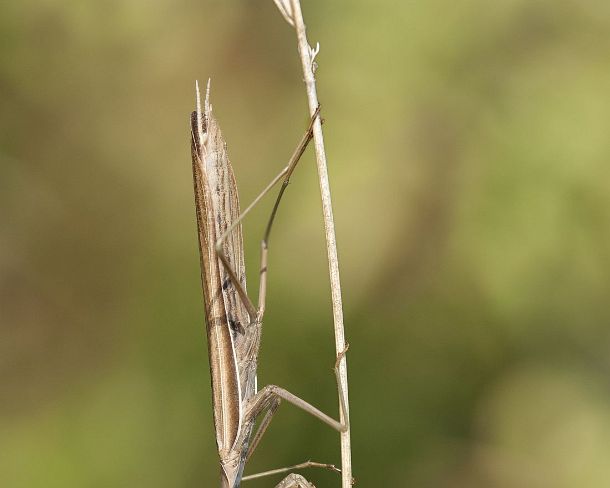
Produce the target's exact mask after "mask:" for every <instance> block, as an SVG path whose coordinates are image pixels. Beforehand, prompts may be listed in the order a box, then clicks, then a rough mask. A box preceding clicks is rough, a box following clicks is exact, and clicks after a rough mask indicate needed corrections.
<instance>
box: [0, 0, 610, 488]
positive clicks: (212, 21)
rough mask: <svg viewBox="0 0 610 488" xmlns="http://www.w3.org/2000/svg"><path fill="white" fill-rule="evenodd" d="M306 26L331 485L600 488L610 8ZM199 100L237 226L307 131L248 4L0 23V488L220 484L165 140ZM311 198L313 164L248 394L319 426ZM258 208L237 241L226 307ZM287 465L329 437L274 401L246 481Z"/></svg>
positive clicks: (313, 16) (275, 29)
mask: <svg viewBox="0 0 610 488" xmlns="http://www.w3.org/2000/svg"><path fill="white" fill-rule="evenodd" d="M303 10H304V14H305V18H306V21H307V23H308V27H309V29H308V33H309V38H310V42H311V43H313V44H315V42H318V41H319V42H320V44H321V51H320V54H319V56H318V58H317V60H318V64H319V69H318V72H317V77H318V89H319V94H320V99H321V102H322V104H323V115H324V117H325V119H326V123H325V126H324V129H325V135H326V143H327V149H328V158H329V165H330V176H331V184H332V191H333V199H334V209H335V217H336V221H337V236H338V244H339V255H340V261H341V262H340V264H341V271H342V282H343V289H344V300H345V323H346V331H347V338H348V340H349V342H350V344H351V349H350V353H349V360H348V364H349V376H350V400H351V418H352V429H353V433H352V435H353V444H354V446H353V460H354V474H355V476H356V478H357V482H358V484H357V486H361V487H381V486H383V487H386V486H396V487H403V486H404V487H447V488H449V487H481V488H482V487H501V488H513V487H514V488H517V487H519V488H523V487H526V488H529V487H532V488H542V487H544V488H546V487H549V488H550V487H553V488H571V487H579V488H582V487H608V486H610V463H609V462H608V460H609V459H610V388H609V380H608V378H609V374H610V332H609V328H608V325H609V323H610V307H609V298H610V274H609V272H608V270H609V268H610V191H609V181H610V169H609V168H610V166H609V164H608V163H609V157H610V142H609V141H610V139H609V136H608V134H609V130H610V68H609V65H608V60H609V59H610V36H609V35H608V33H609V32H610V3H608V2H603V1H599V0H539V1H531V0H497V1H494V2H492V3H490V2H486V1H483V0H466V1H461V2H457V3H456V2H452V1H449V0H431V1H425V2H412V1H410V2H403V1H382V2H365V1H354V0H349V1H348V0H338V1H328V0H304V1H303ZM208 77H212V103H213V105H214V107H215V112H216V114H217V117H218V119H219V122H220V124H221V126H222V128H223V131H224V134H225V137H226V140H227V141H228V147H229V154H230V157H231V159H232V162H233V165H234V167H235V172H236V175H237V179H238V185H239V188H240V192H241V200H242V205H243V204H245V203H248V202H250V201H251V200H252V199H253V198H254V197H255V195H257V193H258V192H259V191H260V190H261V189H262V188H263V187H264V185H265V184H266V183H267V182H268V181H269V180H270V179H271V178H272V176H273V175H274V174H275V173H276V172H277V171H278V170H279V169H280V168H281V167H283V165H284V164H285V162H286V160H287V157H288V156H289V155H290V153H291V151H292V149H293V147H294V145H295V144H296V142H297V140H298V139H299V137H300V136H301V133H302V131H303V129H304V127H305V125H306V123H307V113H306V112H307V110H306V98H305V93H304V88H303V84H302V81H301V80H302V74H301V71H300V64H299V61H298V58H297V55H296V44H295V37H294V34H293V31H292V30H291V29H290V27H289V26H288V25H287V24H286V23H285V22H284V20H283V19H282V17H281V16H280V15H279V13H278V12H277V11H276V10H275V6H274V5H273V3H272V2H271V0H265V1H262V0H260V1H259V0H248V1H245V0H231V1H203V0H200V1H195V0H173V1H168V0H157V1H153V2H145V1H142V0H121V1H118V0H111V1H104V2H101V1H98V2H83V1H63V2H57V1H48V0H46V1H45V0H38V1H33V0H23V1H19V2H16V1H15V2H2V4H1V6H0V326H1V328H0V486H2V487H6V488H38V487H41V488H42V487H44V488H66V487H79V486H82V487H100V488H102V487H147V488H155V487H159V488H161V487H169V486H172V487H185V488H186V487H193V488H194V487H208V486H209V487H213V486H217V480H218V467H217V454H216V451H215V441H214V439H213V424H212V416H211V400H210V386H209V383H210V380H209V373H208V369H207V357H206V344H205V340H204V325H203V305H202V301H201V291H200V282H199V279H200V278H199V263H198V254H197V243H196V231H195V229H196V227H195V220H194V214H195V212H194V207H193V195H192V180H191V163H190V144H189V129H188V117H189V113H190V111H191V110H192V108H193V105H194V80H195V79H199V80H202V81H205V80H206V79H207V78H208ZM316 178H317V177H316V170H315V164H314V159H313V155H312V152H311V151H310V152H308V154H307V155H306V157H305V158H304V160H303V162H302V164H301V166H300V167H299V169H298V170H297V172H296V173H295V176H294V178H293V183H292V185H291V187H290V189H289V192H288V193H287V197H286V199H285V201H284V204H283V206H282V208H281V210H280V215H279V219H278V221H277V224H276V226H275V230H274V233H273V236H272V240H271V262H270V283H269V295H268V307H267V310H268V312H267V316H266V320H265V325H264V336H263V346H262V351H261V358H260V375H259V384H267V383H275V384H279V385H282V386H284V387H286V388H287V389H289V390H291V391H293V392H295V393H297V394H299V395H300V396H302V397H303V398H305V399H308V400H310V401H311V402H312V403H314V404H315V405H318V406H319V407H321V408H322V409H323V410H326V411H328V412H331V413H334V414H335V415H336V413H337V398H336V393H335V389H334V379H333V375H332V371H331V366H332V364H333V361H334V345H333V339H332V320H331V312H330V299H329V285H328V278H327V275H326V255H325V246H324V240H323V229H322V220H321V215H320V203H319V190H318V187H317V179H316ZM271 203H272V198H268V199H267V200H266V201H265V203H264V204H263V205H262V206H261V207H259V208H258V209H257V211H256V212H255V213H254V214H253V216H252V217H251V218H249V219H248V220H247V221H246V222H245V235H246V252H247V265H248V268H249V280H250V289H251V291H252V292H253V293H255V290H256V289H257V286H256V283H257V282H256V280H257V276H256V274H257V273H256V269H257V263H258V246H259V240H260V238H261V236H262V232H263V226H264V222H265V220H266V218H267V216H268V214H269V211H270V205H271ZM306 459H314V460H317V461H321V462H334V463H338V462H339V444H338V436H337V435H336V434H335V433H333V432H332V431H330V429H328V428H327V427H326V426H325V425H323V424H321V423H320V422H318V421H316V420H315V419H313V418H309V417H308V416H306V415H305V414H303V413H301V412H299V411H297V410H296V409H295V408H292V407H290V406H283V407H282V408H281V409H280V411H279V413H278V414H277V416H276V420H274V423H273V424H272V426H271V428H270V430H269V432H268V434H267V436H266V437H265V439H264V440H263V442H262V444H261V446H260V448H259V451H258V452H257V453H256V455H255V456H254V457H253V459H252V462H251V463H250V465H249V466H248V469H247V471H248V472H250V473H253V472H256V471H260V470H266V469H271V468H274V467H279V466H284V465H289V464H294V463H298V462H302V461H304V460H306ZM304 474H306V475H307V476H308V477H309V478H310V479H311V480H312V481H315V482H316V484H317V486H318V487H319V488H321V487H326V486H328V487H330V486H338V484H339V481H338V477H337V475H336V474H333V473H329V472H321V471H315V470H314V471H312V470H310V471H309V472H307V473H304ZM276 482H277V480H273V479H266V480H262V481H256V482H254V481H253V482H250V483H249V484H248V485H247V486H251V487H252V488H257V487H261V488H262V487H269V486H274V484H275V483H276Z"/></svg>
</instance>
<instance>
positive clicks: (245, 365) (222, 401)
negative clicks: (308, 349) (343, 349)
mask: <svg viewBox="0 0 610 488" xmlns="http://www.w3.org/2000/svg"><path fill="white" fill-rule="evenodd" d="M196 91H197V109H196V111H195V112H193V113H192V115H191V153H192V159H193V180H194V191H195V207H196V213H197V227H198V234H199V251H200V262H201V263H200V264H201V280H202V287H203V296H204V301H205V312H206V330H207V338H208V353H209V359H210V371H211V377H212V400H213V409H214V426H215V429H216V443H217V447H218V454H219V457H220V466H221V487H222V488H238V487H239V485H240V483H241V478H242V474H243V469H244V465H245V463H246V462H247V460H248V459H249V457H250V456H251V455H252V452H253V451H254V449H255V448H256V446H257V445H258V443H259V441H260V439H261V437H262V435H263V434H264V432H265V430H266V429H267V427H268V426H269V423H270V422H271V419H272V417H273V414H274V413H275V411H276V410H277V408H278V406H279V404H280V402H281V400H286V401H287V402H289V403H292V404H293V405H296V406H297V407H300V408H301V409H303V410H305V411H306V412H308V413H310V414H311V415H313V416H315V417H317V418H318V419H319V420H321V421H322V422H325V423H326V424H328V425H330V426H331V427H332V428H334V429H336V430H338V431H344V430H345V429H347V421H346V424H345V425H344V424H342V423H340V422H338V421H336V420H334V419H333V418H331V417H329V416H328V415H326V414H325V413H323V412H321V411H320V410H318V409H317V408H315V407H313V406H312V405H310V404H309V403H307V402H305V401H304V400H301V399H300V398H298V397H297V396H295V395H293V394H292V393H290V392H288V391H286V390H284V389H283V388H280V387H278V386H275V385H268V386H265V387H264V388H263V389H261V390H260V391H258V389H257V384H256V367H257V358H258V351H259V346H260V338H261V326H262V319H263V315H264V310H265V297H266V278H267V252H268V250H267V243H268V238H269V234H270V231H271V226H272V224H273V220H274V218H275V215H276V212H277V209H278V205H279V203H280V200H281V198H282V195H283V193H284V190H285V189H286V186H287V184H288V181H289V179H290V176H291V174H292V172H293V170H294V168H295V166H296V164H297V163H298V161H299V159H300V157H301V155H302V154H303V152H304V151H305V148H306V147H307V144H308V143H309V141H310V139H311V138H312V125H313V122H314V121H315V120H316V118H317V117H318V116H319V108H318V110H316V112H315V113H314V114H313V116H312V118H311V122H310V125H309V127H308V129H307V131H306V132H305V134H304V136H303V138H302V139H301V141H300V142H299V144H298V145H297V148H296V149H295V151H294V153H293V155H292V157H291V159H290V161H289V163H288V165H287V166H286V167H285V168H284V169H283V170H282V171H281V172H280V173H279V174H278V175H277V176H276V177H275V178H274V179H273V180H272V181H271V183H270V184H269V185H268V186H267V187H266V188H265V190H263V192H262V193H261V194H260V195H259V196H258V197H257V198H256V199H255V200H254V202H253V203H252V204H251V205H250V206H249V207H248V208H247V209H246V210H245V211H244V212H243V213H241V214H240V211H239V198H238V194H237V187H236V184H235V177H234V175H233V170H232V168H231V164H230V163H229V158H228V156H227V148H226V143H225V141H224V139H223V137H222V134H221V132H220V128H219V126H218V123H217V122H216V119H215V118H214V116H213V114H212V107H211V105H210V100H209V82H208V89H207V93H206V99H205V105H204V109H203V111H202V107H201V97H200V94H199V87H198V85H197V90H196ZM282 180H283V183H282V186H281V189H280V191H279V193H278V196H277V199H276V201H275V205H274V206H273V210H272V212H271V216H270V219H269V222H268V224H267V228H266V230H265V234H264V238H263V240H262V244H261V268H260V283H259V295H258V306H255V305H254V304H253V303H252V301H251V300H250V298H249V297H248V294H247V292H246V274H245V265H244V252H243V243H242V230H241V220H242V219H243V217H244V216H245V215H246V214H247V213H248V212H249V211H250V210H251V209H252V208H253V206H254V205H256V203H258V201H259V200H260V199H261V198H262V197H263V196H264V195H265V194H266V193H268V192H269V190H271V188H272V187H273V186H274V185H275V184H277V183H278V182H279V181H282ZM335 374H338V373H337V367H336V365H335ZM337 384H338V385H339V388H340V382H339V381H337ZM339 393H340V394H339V398H340V407H341V409H342V413H343V415H344V416H343V418H344V419H348V416H347V411H346V410H347V409H346V407H345V402H344V401H343V394H342V392H341V391H340V392H339ZM263 412H264V413H265V416H264V417H263V419H262V421H261V423H260V426H259V428H258V431H257V432H256V433H255V435H254V437H253V438H252V441H251V442H250V438H251V436H252V431H253V429H254V424H255V422H256V419H257V417H258V416H259V415H260V414H262V413H263ZM305 483H307V484H305ZM277 486H278V488H297V487H299V486H303V487H305V488H310V487H311V486H313V485H311V484H310V483H309V482H307V481H306V480H304V478H302V477H301V476H298V475H292V476H288V477H287V478H285V479H284V480H283V481H282V482H281V483H280V484H279V485H277Z"/></svg>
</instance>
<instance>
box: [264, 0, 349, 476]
mask: <svg viewBox="0 0 610 488" xmlns="http://www.w3.org/2000/svg"><path fill="white" fill-rule="evenodd" d="M274 2H275V4H276V5H277V7H278V9H279V10H280V12H281V14H282V16H283V17H284V18H285V19H286V21H287V22H288V23H289V24H290V25H291V26H293V27H294V28H295V30H296V34H297V44H298V50H299V56H300V58H301V65H302V68H303V75H304V81H305V87H306V90H307V100H308V104H309V113H310V114H313V113H314V112H315V110H316V108H317V107H318V95H317V92H316V80H315V69H316V65H315V63H314V58H315V57H316V55H317V54H318V51H319V45H316V49H312V48H311V46H310V45H309V42H308V41H307V35H306V27H305V22H304V20H303V13H302V11H301V3H300V1H299V0H274ZM313 140H314V147H315V153H316V162H317V166H318V179H319V183H320V193H321V196H322V212H323V215H324V230H325V234H326V248H327V253H328V266H329V275H330V287H331V298H332V307H333V322H334V329H335V349H336V352H337V357H338V358H339V374H338V376H339V378H338V381H339V396H340V401H345V410H346V412H349V402H348V386H347V360H346V358H345V354H344V353H345V350H346V342H345V328H344V324H343V304H342V298H341V282H340V279H339V259H338V257H337V243H336V238H335V224H334V219H333V210H332V202H331V196H330V184H329V180H328V169H327V164H326V151H325V149H324V136H323V134H322V123H321V121H320V118H318V119H317V120H316V122H315V124H314V126H313ZM340 414H341V422H342V423H344V424H346V425H347V426H348V427H347V429H346V430H345V432H341V477H342V488H350V487H351V486H352V463H351V442H350V429H349V419H347V418H344V417H343V413H342V409H340ZM348 415H349V413H348Z"/></svg>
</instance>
